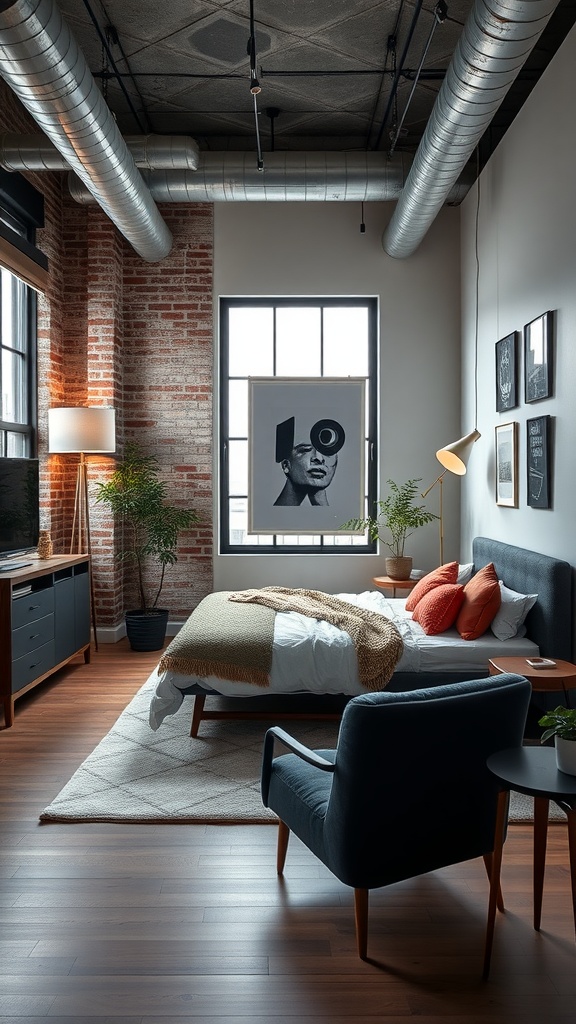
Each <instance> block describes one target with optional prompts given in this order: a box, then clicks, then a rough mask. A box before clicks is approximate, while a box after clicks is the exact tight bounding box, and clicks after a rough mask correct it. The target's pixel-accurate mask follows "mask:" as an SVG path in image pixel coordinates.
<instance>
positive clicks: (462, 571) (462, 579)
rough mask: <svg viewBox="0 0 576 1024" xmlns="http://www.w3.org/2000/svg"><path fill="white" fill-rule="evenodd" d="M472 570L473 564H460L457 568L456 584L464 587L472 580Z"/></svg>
mask: <svg viewBox="0 0 576 1024" xmlns="http://www.w3.org/2000/svg"><path fill="white" fill-rule="evenodd" d="M473 569H474V562H466V564H465V565H462V564H461V563H460V565H459V566H458V576H457V579H456V583H461V584H462V585H463V586H466V584H467V583H469V582H470V580H471V579H472V570H473Z"/></svg>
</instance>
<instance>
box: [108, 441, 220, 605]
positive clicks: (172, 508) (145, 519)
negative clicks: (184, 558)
mask: <svg viewBox="0 0 576 1024" xmlns="http://www.w3.org/2000/svg"><path fill="white" fill-rule="evenodd" d="M96 486H97V494H96V501H102V502H105V503H106V504H107V505H109V507H110V509H111V511H112V512H113V514H114V515H115V516H117V517H118V519H119V520H120V521H121V523H122V526H123V546H122V547H121V548H120V550H119V551H118V558H119V559H120V560H121V561H124V562H131V563H132V564H133V565H135V567H136V577H137V587H138V594H139V598H140V609H141V611H144V612H150V611H152V610H154V609H155V608H156V607H157V605H158V599H159V597H160V594H161V592H162V588H163V586H164V575H165V572H166V569H167V567H168V566H169V565H174V563H175V562H176V561H177V545H178V535H179V533H180V531H181V530H188V529H190V527H191V526H193V525H194V524H195V523H198V522H199V521H200V520H199V517H198V514H197V513H196V512H195V511H194V509H186V508H180V507H178V506H176V505H170V504H168V502H167V500H166V484H165V483H164V482H163V481H162V480H160V479H159V477H158V460H157V458H156V456H155V455H145V454H144V453H143V452H142V451H141V450H140V448H139V446H138V445H137V444H135V443H134V442H129V443H128V444H127V445H126V449H125V452H124V457H123V459H122V461H121V462H120V463H119V464H118V465H117V466H116V469H115V470H114V473H113V474H112V476H111V477H110V480H108V481H107V482H106V483H99V484H97V485H96ZM150 559H151V560H152V561H155V562H156V563H157V564H158V566H159V567H160V577H159V579H158V581H157V583H155V584H154V587H153V588H147V587H146V585H145V581H144V567H145V565H146V564H147V563H148V562H149V561H150Z"/></svg>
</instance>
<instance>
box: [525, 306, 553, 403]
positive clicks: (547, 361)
mask: <svg viewBox="0 0 576 1024" xmlns="http://www.w3.org/2000/svg"><path fill="white" fill-rule="evenodd" d="M552 327H553V314H552V312H551V311H548V312H547V313H543V314H542V316H538V317H536V319H535V320H532V321H531V322H530V323H529V324H526V326H525V328H524V400H525V401H526V402H539V401H540V400H541V399H542V398H549V397H550V395H551V394H552Z"/></svg>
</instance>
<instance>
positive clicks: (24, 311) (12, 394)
mask: <svg viewBox="0 0 576 1024" xmlns="http://www.w3.org/2000/svg"><path fill="white" fill-rule="evenodd" d="M43 217H44V200H43V197H42V195H41V194H40V193H39V192H38V191H37V190H36V189H35V188H33V186H32V185H30V183H29V182H27V181H26V180H25V179H24V178H23V177H22V176H21V175H19V174H14V175H7V174H6V173H5V172H0V350H1V359H0V399H1V404H0V456H2V457H9V458H32V457H34V456H35V454H36V447H37V444H36V427H37V405H38V396H37V372H36V330H37V325H36V317H37V302H36V291H35V287H32V286H31V285H30V283H29V281H32V282H33V284H34V285H35V286H36V287H38V286H39V285H38V284H37V283H36V282H37V281H43V280H45V279H46V276H47V267H48V261H47V259H46V257H45V256H44V254H43V253H41V252H40V251H39V250H38V249H37V248H36V245H35V236H36V228H37V227H39V226H41V225H42V224H43Z"/></svg>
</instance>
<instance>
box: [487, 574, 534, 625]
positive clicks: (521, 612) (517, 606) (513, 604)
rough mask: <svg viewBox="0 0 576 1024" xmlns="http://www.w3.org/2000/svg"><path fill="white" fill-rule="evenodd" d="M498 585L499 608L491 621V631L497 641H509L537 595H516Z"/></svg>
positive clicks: (522, 621) (521, 623)
mask: <svg viewBox="0 0 576 1024" xmlns="http://www.w3.org/2000/svg"><path fill="white" fill-rule="evenodd" d="M499 583H500V596H501V602H500V608H499V609H498V611H497V612H496V615H495V616H494V618H493V619H492V625H491V627H490V628H491V630H492V632H493V633H494V636H495V637H497V639H498V640H511V639H512V637H513V636H516V635H517V633H518V631H519V630H520V629H521V627H522V626H523V624H524V619H525V618H526V616H527V615H528V612H529V611H530V609H531V608H532V607H533V606H534V604H535V603H536V599H537V597H538V594H518V593H517V592H516V591H515V590H509V588H508V587H505V586H504V584H503V583H502V580H499Z"/></svg>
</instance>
